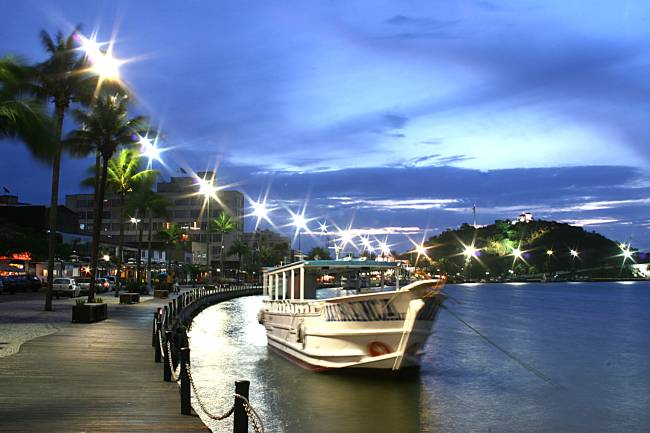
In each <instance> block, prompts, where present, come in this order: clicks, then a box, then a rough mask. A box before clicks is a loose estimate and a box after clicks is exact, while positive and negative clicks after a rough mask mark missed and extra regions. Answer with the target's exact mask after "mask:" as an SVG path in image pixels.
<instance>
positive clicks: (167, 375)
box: [163, 331, 172, 382]
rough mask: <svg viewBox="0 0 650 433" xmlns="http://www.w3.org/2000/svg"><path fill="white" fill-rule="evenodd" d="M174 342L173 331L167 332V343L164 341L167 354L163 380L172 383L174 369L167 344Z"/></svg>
mask: <svg viewBox="0 0 650 433" xmlns="http://www.w3.org/2000/svg"><path fill="white" fill-rule="evenodd" d="M169 341H172V331H165V341H163V344H164V345H165V346H164V349H165V353H164V358H165V362H164V363H163V380H164V381H165V382H171V381H172V368H171V366H170V365H169V361H170V360H169V359H167V358H168V357H169V351H168V350H167V342H169Z"/></svg>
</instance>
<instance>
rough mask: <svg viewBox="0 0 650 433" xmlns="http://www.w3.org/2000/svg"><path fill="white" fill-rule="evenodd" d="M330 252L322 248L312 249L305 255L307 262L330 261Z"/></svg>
mask: <svg viewBox="0 0 650 433" xmlns="http://www.w3.org/2000/svg"><path fill="white" fill-rule="evenodd" d="M331 259H332V256H330V252H329V251H328V250H327V249H325V248H323V247H314V248H312V249H311V250H310V251H309V253H308V254H307V260H331Z"/></svg>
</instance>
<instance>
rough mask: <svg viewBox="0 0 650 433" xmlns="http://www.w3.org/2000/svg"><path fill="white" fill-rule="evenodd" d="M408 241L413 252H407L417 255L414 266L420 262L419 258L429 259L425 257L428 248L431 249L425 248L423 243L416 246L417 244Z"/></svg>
mask: <svg viewBox="0 0 650 433" xmlns="http://www.w3.org/2000/svg"><path fill="white" fill-rule="evenodd" d="M409 240H410V241H411V243H412V244H413V246H414V249H413V251H409V252H411V253H416V254H417V256H416V258H415V263H414V266H415V265H417V264H418V261H419V260H420V257H422V256H424V257H425V258H427V259H428V258H429V256H428V255H427V250H428V249H429V248H431V247H425V246H424V244H423V243H419V244H418V243H417V242H414V241H413V240H412V239H409Z"/></svg>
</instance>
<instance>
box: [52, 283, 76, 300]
mask: <svg viewBox="0 0 650 433" xmlns="http://www.w3.org/2000/svg"><path fill="white" fill-rule="evenodd" d="M52 292H53V293H54V294H55V295H56V297H57V298H58V297H59V296H60V295H62V294H65V295H68V296H70V297H71V298H75V297H77V296H79V295H80V294H81V289H80V288H79V286H77V283H76V282H75V280H74V278H55V279H54V283H53V284H52Z"/></svg>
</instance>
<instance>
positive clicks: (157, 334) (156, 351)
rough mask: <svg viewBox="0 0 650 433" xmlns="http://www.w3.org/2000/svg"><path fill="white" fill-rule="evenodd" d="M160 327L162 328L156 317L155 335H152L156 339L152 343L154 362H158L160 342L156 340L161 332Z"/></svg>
mask: <svg viewBox="0 0 650 433" xmlns="http://www.w3.org/2000/svg"><path fill="white" fill-rule="evenodd" d="M161 329H162V323H161V322H160V319H158V322H157V323H156V335H155V337H154V338H155V339H156V342H155V344H154V361H155V362H160V342H159V341H158V336H159V335H160V333H161Z"/></svg>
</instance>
